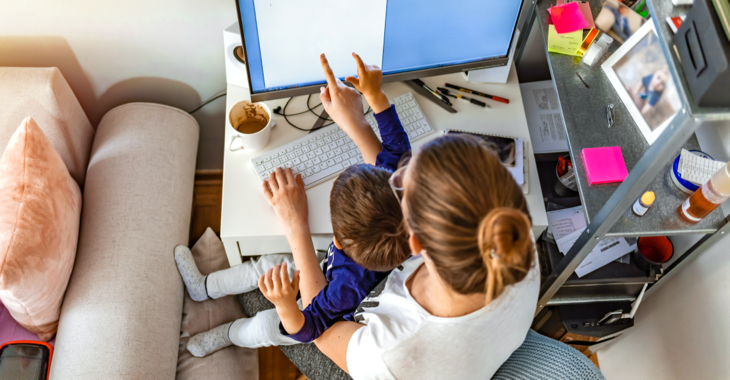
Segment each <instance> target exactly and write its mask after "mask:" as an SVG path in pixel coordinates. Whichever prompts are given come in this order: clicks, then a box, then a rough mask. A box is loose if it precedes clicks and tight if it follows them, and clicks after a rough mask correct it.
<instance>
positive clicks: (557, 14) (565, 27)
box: [550, 3, 588, 34]
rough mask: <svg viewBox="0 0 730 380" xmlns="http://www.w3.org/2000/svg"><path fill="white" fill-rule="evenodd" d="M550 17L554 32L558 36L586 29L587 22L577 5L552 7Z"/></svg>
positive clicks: (568, 4) (569, 4) (567, 4)
mask: <svg viewBox="0 0 730 380" xmlns="http://www.w3.org/2000/svg"><path fill="white" fill-rule="evenodd" d="M550 17H551V18H552V20H553V24H555V30H556V31H557V32H558V33H560V34H562V33H570V32H575V31H576V30H581V29H585V28H587V27H588V21H586V18H585V17H584V16H583V13H582V12H581V10H580V7H579V6H578V3H566V4H563V5H560V6H557V7H552V8H551V10H550Z"/></svg>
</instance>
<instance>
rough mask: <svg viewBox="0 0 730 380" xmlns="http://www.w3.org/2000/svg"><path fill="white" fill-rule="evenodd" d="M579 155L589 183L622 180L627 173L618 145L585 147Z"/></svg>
mask: <svg viewBox="0 0 730 380" xmlns="http://www.w3.org/2000/svg"><path fill="white" fill-rule="evenodd" d="M581 157H582V158H583V166H585V168H586V173H587V174H588V184H589V185H596V184H599V183H613V182H622V181H623V180H625V179H626V177H628V175H629V172H628V171H627V170H626V163H625V162H624V156H623V154H622V153H621V147H620V146H610V147H603V148H585V149H583V151H582V152H581Z"/></svg>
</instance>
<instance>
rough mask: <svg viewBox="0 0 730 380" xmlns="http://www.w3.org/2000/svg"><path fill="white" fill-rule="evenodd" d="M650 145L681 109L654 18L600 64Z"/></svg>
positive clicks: (680, 102)
mask: <svg viewBox="0 0 730 380" xmlns="http://www.w3.org/2000/svg"><path fill="white" fill-rule="evenodd" d="M601 67H602V68H603V71H604V72H605V73H606V76H607V77H608V80H609V81H610V82H611V84H612V85H613V87H614V89H615V90H616V92H617V93H618V95H619V97H620V98H621V101H622V102H623V103H624V105H625V106H626V108H627V109H628V111H629V114H630V115H631V117H632V118H633V119H634V122H636V125H637V126H638V128H639V130H640V131H641V133H642V134H643V136H644V138H645V139H646V141H647V142H648V143H649V145H651V144H652V143H654V141H656V139H657V138H658V137H659V135H660V134H661V133H662V132H663V131H664V129H665V128H666V127H667V125H669V123H670V122H671V121H672V119H673V118H674V116H675V115H676V114H677V112H679V110H681V109H682V101H681V100H680V98H679V94H678V92H677V91H678V90H677V86H676V83H674V79H673V78H672V74H671V73H670V72H669V64H668V62H667V59H666V57H665V56H664V53H663V52H662V48H661V42H660V41H659V37H658V36H657V33H656V30H655V29H654V23H653V22H647V23H645V24H644V25H642V26H641V28H639V30H637V31H636V33H634V34H633V35H632V36H631V37H630V38H629V39H628V40H627V41H626V42H624V44H623V45H621V47H619V48H618V49H617V50H616V51H615V52H614V53H613V55H611V56H610V57H609V58H608V59H607V60H606V62H604V63H603V65H601Z"/></svg>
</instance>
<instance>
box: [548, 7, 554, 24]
mask: <svg viewBox="0 0 730 380" xmlns="http://www.w3.org/2000/svg"><path fill="white" fill-rule="evenodd" d="M547 22H548V25H552V24H553V15H552V14H551V13H550V8H548V19H547Z"/></svg>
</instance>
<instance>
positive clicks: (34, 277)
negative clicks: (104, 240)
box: [0, 117, 81, 341]
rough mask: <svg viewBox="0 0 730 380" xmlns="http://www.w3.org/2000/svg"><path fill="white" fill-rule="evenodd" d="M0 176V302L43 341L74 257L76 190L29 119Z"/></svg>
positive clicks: (0, 161)
mask: <svg viewBox="0 0 730 380" xmlns="http://www.w3.org/2000/svg"><path fill="white" fill-rule="evenodd" d="M0 178H2V181H0V300H2V303H3V304H4V305H5V307H7V308H8V311H9V312H10V314H11V315H12V316H13V318H15V320H16V321H18V323H19V324H20V325H21V326H23V327H25V328H26V329H28V331H30V332H33V333H36V334H38V338H39V339H40V340H44V341H48V340H50V339H51V338H52V337H53V335H54V334H55V333H56V329H57V328H58V316H59V313H60V311H61V302H62V301H63V295H64V293H65V292H66V286H67V285H68V280H69V277H70V276H71V269H72V268H73V264H74V258H75V257H76V243H77V241H78V237H79V218H80V215H81V191H80V190H79V186H78V185H77V184H76V181H74V179H73V178H72V177H71V175H70V174H69V172H68V169H66V165H65V164H64V163H63V160H62V159H61V156H60V155H59V154H58V153H57V152H56V150H55V149H54V148H53V145H51V142H50V141H49V140H48V138H47V137H46V135H45V134H44V133H43V131H42V130H41V129H40V128H39V127H38V124H36V123H35V121H33V119H31V118H30V117H28V118H26V119H25V120H23V122H22V123H21V124H20V127H19V128H18V130H17V131H15V134H13V137H12V138H11V139H10V142H9V143H8V146H7V148H5V153H4V154H3V156H2V158H0Z"/></svg>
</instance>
